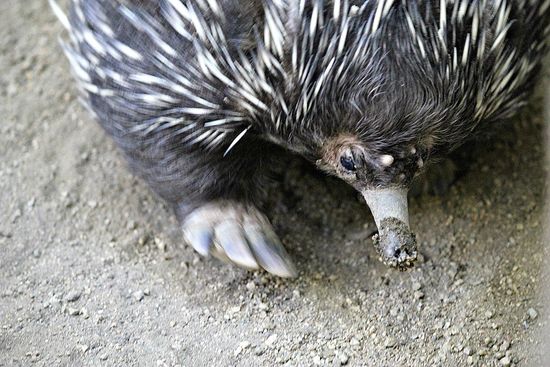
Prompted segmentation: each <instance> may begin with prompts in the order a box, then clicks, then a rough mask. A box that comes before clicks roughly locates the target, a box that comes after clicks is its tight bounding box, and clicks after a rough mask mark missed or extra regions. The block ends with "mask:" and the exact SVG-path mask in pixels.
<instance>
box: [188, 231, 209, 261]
mask: <svg viewBox="0 0 550 367" xmlns="http://www.w3.org/2000/svg"><path fill="white" fill-rule="evenodd" d="M183 238H184V240H185V241H187V243H189V244H190V245H191V246H193V248H194V249H195V251H197V252H198V253H199V254H201V255H202V256H208V254H209V253H210V249H211V247H212V227H210V226H208V225H204V226H201V225H187V226H185V227H184V229H183Z"/></svg>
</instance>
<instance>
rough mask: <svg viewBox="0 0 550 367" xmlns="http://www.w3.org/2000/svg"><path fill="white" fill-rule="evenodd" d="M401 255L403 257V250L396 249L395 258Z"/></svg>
mask: <svg viewBox="0 0 550 367" xmlns="http://www.w3.org/2000/svg"><path fill="white" fill-rule="evenodd" d="M399 255H401V249H395V251H394V253H393V256H395V257H399Z"/></svg>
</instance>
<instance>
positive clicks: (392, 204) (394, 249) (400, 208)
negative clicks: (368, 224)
mask: <svg viewBox="0 0 550 367" xmlns="http://www.w3.org/2000/svg"><path fill="white" fill-rule="evenodd" d="M362 194H363V197H364V198H365V200H366V202H367V205H368V206H369V208H370V210H371V212H372V216H373V217H374V221H375V222H376V226H377V227H378V234H376V235H374V237H373V240H374V246H375V247H376V249H377V250H378V252H379V254H380V256H381V258H382V261H383V262H384V263H385V264H387V265H390V266H394V267H397V268H399V269H406V268H409V267H411V266H412V264H413V262H414V260H415V259H416V255H417V251H416V236H415V235H414V233H412V232H411V230H410V228H409V211H408V205H407V190H406V189H404V188H383V189H367V190H363V192H362Z"/></svg>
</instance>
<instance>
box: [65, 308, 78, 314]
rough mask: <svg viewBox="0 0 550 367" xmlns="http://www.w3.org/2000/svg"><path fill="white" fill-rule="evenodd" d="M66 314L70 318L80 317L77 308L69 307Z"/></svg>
mask: <svg viewBox="0 0 550 367" xmlns="http://www.w3.org/2000/svg"><path fill="white" fill-rule="evenodd" d="M67 313H68V314H69V315H71V316H78V315H80V310H79V309H78V308H72V307H69V308H67Z"/></svg>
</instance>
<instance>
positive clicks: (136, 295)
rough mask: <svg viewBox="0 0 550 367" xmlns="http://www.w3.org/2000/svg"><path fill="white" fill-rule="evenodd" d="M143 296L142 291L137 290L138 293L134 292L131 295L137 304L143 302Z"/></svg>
mask: <svg viewBox="0 0 550 367" xmlns="http://www.w3.org/2000/svg"><path fill="white" fill-rule="evenodd" d="M144 296H145V293H143V291H142V290H138V291H135V292H134V293H132V297H133V298H134V299H135V300H136V301H137V302H141V300H143V297H144Z"/></svg>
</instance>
